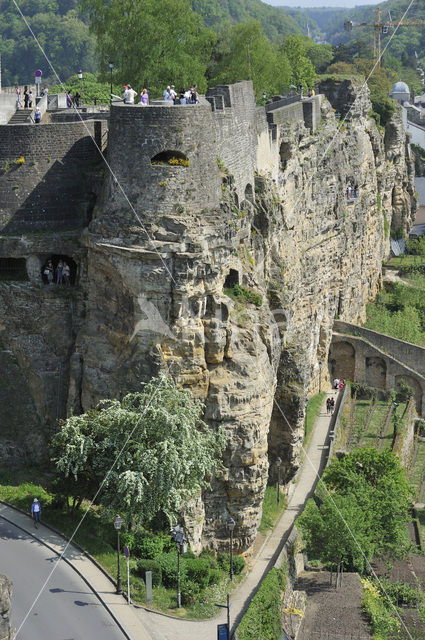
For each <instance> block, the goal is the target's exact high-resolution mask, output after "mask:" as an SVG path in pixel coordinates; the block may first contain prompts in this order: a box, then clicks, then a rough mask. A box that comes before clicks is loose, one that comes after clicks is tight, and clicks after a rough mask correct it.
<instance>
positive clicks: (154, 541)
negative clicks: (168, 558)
mask: <svg viewBox="0 0 425 640" xmlns="http://www.w3.org/2000/svg"><path fill="white" fill-rule="evenodd" d="M163 550H164V538H163V537H162V536H161V535H152V534H151V533H147V532H146V531H143V530H139V531H137V533H136V534H135V535H134V552H135V553H136V554H137V555H138V556H139V557H140V558H146V559H148V560H155V559H156V558H158V557H159V556H160V555H161V554H162V552H163Z"/></svg>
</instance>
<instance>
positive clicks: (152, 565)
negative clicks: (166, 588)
mask: <svg viewBox="0 0 425 640" xmlns="http://www.w3.org/2000/svg"><path fill="white" fill-rule="evenodd" d="M146 571H152V585H153V586H154V587H159V586H161V584H162V569H161V566H160V564H159V562H157V561H156V560H144V559H141V560H138V561H137V569H136V573H137V575H138V576H140V577H141V578H142V580H143V581H144V582H145V581H146V578H145V574H146Z"/></svg>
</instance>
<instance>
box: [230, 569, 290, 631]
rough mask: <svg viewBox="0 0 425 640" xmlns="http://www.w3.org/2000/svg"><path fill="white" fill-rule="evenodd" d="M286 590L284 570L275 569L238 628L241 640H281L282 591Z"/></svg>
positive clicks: (265, 580)
mask: <svg viewBox="0 0 425 640" xmlns="http://www.w3.org/2000/svg"><path fill="white" fill-rule="evenodd" d="M284 588H285V576H284V573H283V570H282V569H276V567H273V569H271V570H270V571H269V573H268V574H267V575H266V577H265V578H264V580H263V582H262V583H261V586H260V588H259V589H258V591H257V593H256V594H255V596H254V597H253V599H252V600H251V604H250V605H249V607H248V610H247V612H246V613H245V615H244V617H243V618H242V621H241V623H240V625H239V628H238V638H239V640H279V638H280V637H281V635H282V624H281V621H280V607H281V591H283V590H284Z"/></svg>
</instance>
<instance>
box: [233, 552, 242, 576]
mask: <svg viewBox="0 0 425 640" xmlns="http://www.w3.org/2000/svg"><path fill="white" fill-rule="evenodd" d="M244 568H245V558H243V557H242V556H234V557H233V571H234V574H235V576H238V575H239V574H240V573H242V571H243V570H244Z"/></svg>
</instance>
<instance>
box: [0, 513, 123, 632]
mask: <svg viewBox="0 0 425 640" xmlns="http://www.w3.org/2000/svg"><path fill="white" fill-rule="evenodd" d="M0 504H4V505H5V506H6V507H11V508H12V509H15V510H16V511H19V512H20V513H22V514H24V515H26V516H27V517H29V516H28V515H27V514H26V513H25V512H24V511H22V509H19V508H18V507H14V506H13V505H10V504H8V503H7V502H5V501H4V500H0ZM0 518H2V519H3V520H5V521H6V522H8V523H9V524H11V525H12V526H14V527H16V528H17V529H20V530H21V531H23V532H24V533H26V534H27V535H29V536H30V537H31V538H33V539H34V540H37V542H40V544H43V545H44V546H45V547H47V549H49V550H50V551H52V553H55V554H56V555H57V556H59V557H60V558H61V559H62V560H63V561H64V562H66V563H67V565H68V566H70V567H71V568H72V569H73V570H74V571H75V573H76V574H77V575H78V576H79V577H80V578H81V579H82V580H83V582H85V583H86V585H87V586H88V587H89V589H90V590H91V591H92V592H93V594H94V595H95V596H96V598H97V599H98V600H99V602H100V603H101V604H102V605H103V607H104V608H105V609H106V611H107V612H108V613H109V615H110V616H111V618H112V619H113V620H114V622H115V623H116V624H117V626H118V628H119V629H120V631H121V632H122V633H123V634H124V636H125V637H126V638H127V640H133V638H132V637H131V636H130V635H129V633H128V632H127V630H126V629H125V627H123V625H122V624H121V622H120V621H119V620H118V618H117V617H116V615H115V614H114V613H113V611H112V610H111V608H110V607H109V605H108V604H107V603H106V602H105V601H104V600H103V598H102V597H101V596H100V595H99V593H98V592H97V591H96V589H95V588H94V587H93V586H92V584H91V583H90V582H89V581H88V580H87V578H86V577H85V576H84V575H83V574H82V573H81V571H80V570H79V569H77V567H75V566H74V565H73V563H72V562H71V561H70V560H68V558H65V556H63V555H61V554H60V553H58V551H57V550H56V549H55V548H54V547H52V546H51V545H50V544H48V543H47V542H45V541H44V540H41V539H40V538H38V537H37V536H35V535H34V534H33V533H32V532H31V531H28V529H25V528H24V527H21V526H20V525H19V524H16V522H13V521H12V520H10V519H9V518H7V517H6V516H4V515H1V514H0ZM42 524H43V526H44V527H46V528H47V529H50V530H51V531H53V532H54V533H56V534H57V535H58V534H59V535H60V536H61V537H64V536H63V535H62V534H60V533H59V532H58V531H56V530H55V529H54V528H53V527H49V525H45V524H44V523H42ZM65 540H66V538H65ZM70 545H72V546H76V547H77V549H78V550H80V548H79V546H77V545H74V544H73V543H72V542H71V543H70ZM85 555H86V556H87V557H89V558H90V559H91V557H90V556H89V554H87V552H85ZM95 564H96V565H97V566H99V565H98V563H97V562H95ZM103 573H105V575H107V577H108V578H109V579H111V577H110V576H109V575H108V574H107V573H106V572H105V570H103Z"/></svg>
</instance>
